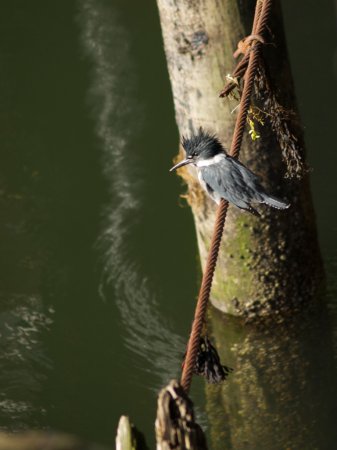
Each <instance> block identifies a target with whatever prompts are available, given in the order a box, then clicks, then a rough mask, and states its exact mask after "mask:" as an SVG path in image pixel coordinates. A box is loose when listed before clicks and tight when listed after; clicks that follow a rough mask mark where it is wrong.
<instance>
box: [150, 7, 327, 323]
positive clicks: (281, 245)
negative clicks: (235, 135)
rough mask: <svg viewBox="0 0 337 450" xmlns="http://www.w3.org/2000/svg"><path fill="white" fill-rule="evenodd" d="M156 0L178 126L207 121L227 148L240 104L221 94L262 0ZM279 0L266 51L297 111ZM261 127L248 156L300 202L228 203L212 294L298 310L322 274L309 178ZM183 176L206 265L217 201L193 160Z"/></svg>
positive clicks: (243, 306) (275, 187) (257, 309)
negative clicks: (291, 175)
mask: <svg viewBox="0 0 337 450" xmlns="http://www.w3.org/2000/svg"><path fill="white" fill-rule="evenodd" d="M157 3H158V7H159V13H160V20H161V25H162V32H163V38H164V46H165V52H166V57H167V64H168V69H169V75H170V79H171V84H172V91H173V99H174V105H175V111H176V121H177V124H178V127H179V131H180V134H187V135H188V134H190V133H191V132H192V131H195V130H196V129H197V128H198V127H199V126H202V127H204V128H205V129H206V130H209V131H211V132H215V133H216V134H217V135H218V136H219V137H220V139H221V141H222V142H223V143H224V144H225V145H226V146H227V147H229V145H230V142H231V136H232V132H233V126H234V120H235V113H234V114H232V113H231V111H232V109H233V108H234V107H235V105H236V103H233V102H230V101H228V100H226V99H225V100H222V99H219V97H218V95H219V92H220V90H221V89H222V88H223V85H224V83H225V76H226V74H228V73H229V72H230V71H231V70H232V67H233V57H232V54H233V51H234V50H235V48H236V45H237V42H238V41H239V40H240V39H241V38H243V37H244V36H245V35H247V34H249V33H250V29H251V22H252V17H253V11H252V7H253V6H254V4H255V2H254V1H249V2H241V1H239V0H193V1H188V2H186V1H183V0H157ZM275 3H276V8H275V10H274V11H273V23H272V25H271V28H272V31H273V35H274V36H275V42H274V43H275V46H274V45H273V46H272V45H269V46H268V45H266V46H265V49H264V57H265V60H266V61H267V65H268V68H269V69H271V79H272V81H273V84H274V85H275V86H277V92H278V93H282V97H281V99H282V104H283V105H284V106H285V107H287V108H290V109H291V110H296V106H295V97H294V92H293V87H292V79H291V74H290V68H289V63H288V59H287V52H286V47H285V40H284V35H283V28H282V19H281V12H280V10H279V7H278V2H275ZM270 39H271V38H270ZM297 122H298V117H297V116H296V114H294V116H293V119H292V129H293V130H295V132H296V133H299V132H300V131H299V130H298V126H297ZM259 134H260V135H261V139H258V140H257V141H255V142H252V141H251V140H250V139H249V138H247V139H246V140H245V141H244V145H243V147H242V151H241V157H240V159H242V160H243V162H244V163H245V164H246V165H247V166H248V167H249V168H251V169H252V170H253V171H254V172H256V173H258V174H259V175H260V176H261V177H262V178H263V182H264V184H265V186H266V187H267V188H268V191H270V192H271V193H274V194H275V195H278V196H280V197H284V198H286V199H287V200H288V201H290V203H291V204H292V206H291V208H290V209H289V210H287V211H275V210H270V209H268V208H263V207H261V208H260V212H261V213H262V217H261V218H256V217H254V216H252V215H250V214H248V213H244V212H241V211H240V210H238V209H237V208H234V207H230V210H229V214H228V217H227V222H226V227H225V233H224V239H223V242H222V247H221V249H220V255H219V260H218V266H217V270H216V273H215V279H214V283H213V290H212V295H211V301H212V303H213V304H214V305H215V306H216V307H217V308H219V309H220V310H222V311H224V312H227V313H231V314H234V315H248V316H256V315H259V316H261V315H268V314H271V313H274V314H275V313H277V312H283V311H288V310H289V311H290V312H293V311H294V309H300V308H301V306H302V303H305V302H307V301H309V300H310V299H311V298H312V297H313V296H315V295H316V293H317V291H318V289H319V287H320V285H321V280H322V263H321V258H320V252H319V247H318V243H317V235H316V226H315V219H314V212H313V208H312V202H311V194H310V189H309V179H308V177H305V179H304V180H303V181H301V182H299V181H296V180H293V181H289V180H288V181H287V182H285V181H284V173H285V165H284V164H283V162H282V158H281V151H280V149H279V145H278V143H277V142H276V139H275V136H274V135H273V133H272V132H270V130H269V128H268V127H267V126H264V127H263V128H262V129H261V130H259ZM188 170H190V171H188ZM180 174H181V175H182V176H183V178H184V179H185V181H186V182H187V184H188V201H189V204H190V205H191V207H192V211H193V216H194V220H195V226H196V231H197V239H198V245H199V252H200V257H201V264H202V266H204V264H205V260H206V255H207V253H208V248H209V243H210V238H211V234H212V231H213V225H214V217H215V210H216V205H215V204H214V203H213V202H212V201H211V200H209V199H208V198H206V197H205V195H204V193H203V191H201V189H200V187H199V184H198V182H197V181H196V178H195V173H194V172H193V168H192V169H185V170H184V169H182V170H181V171H180ZM304 262H305V263H304Z"/></svg>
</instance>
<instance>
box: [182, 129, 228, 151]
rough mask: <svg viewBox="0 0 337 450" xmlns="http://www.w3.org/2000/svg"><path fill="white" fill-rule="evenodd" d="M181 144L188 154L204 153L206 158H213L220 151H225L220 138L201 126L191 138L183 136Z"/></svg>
mask: <svg viewBox="0 0 337 450" xmlns="http://www.w3.org/2000/svg"><path fill="white" fill-rule="evenodd" d="M181 144H182V146H183V147H184V150H185V152H186V154H187V155H188V156H189V155H197V156H198V155H200V154H203V156H204V157H205V158H211V157H213V156H215V155H217V154H218V153H223V152H224V148H223V146H222V144H221V142H220V141H219V139H218V138H217V137H216V136H215V135H214V134H210V133H208V132H207V131H205V130H203V128H201V127H200V128H199V130H198V132H197V133H196V134H192V135H191V137H190V138H187V137H185V136H183V137H182V142H181Z"/></svg>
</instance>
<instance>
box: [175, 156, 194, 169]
mask: <svg viewBox="0 0 337 450" xmlns="http://www.w3.org/2000/svg"><path fill="white" fill-rule="evenodd" d="M192 162H193V159H187V158H186V159H183V160H182V161H180V162H178V164H176V165H175V166H173V167H171V169H170V172H173V171H174V170H176V169H179V167H183V166H186V164H191V163H192Z"/></svg>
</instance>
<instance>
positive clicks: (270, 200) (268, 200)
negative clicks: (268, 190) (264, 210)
mask: <svg viewBox="0 0 337 450" xmlns="http://www.w3.org/2000/svg"><path fill="white" fill-rule="evenodd" d="M263 203H265V204H266V205H269V206H271V207H272V208H276V209H287V208H289V206H290V203H286V202H284V201H282V200H280V199H278V198H276V197H273V196H271V195H265V196H264V197H263Z"/></svg>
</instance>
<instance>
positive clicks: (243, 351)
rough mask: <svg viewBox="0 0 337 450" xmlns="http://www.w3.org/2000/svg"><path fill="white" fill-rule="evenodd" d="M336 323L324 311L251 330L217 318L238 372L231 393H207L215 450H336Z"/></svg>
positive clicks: (216, 328) (215, 389) (228, 387)
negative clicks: (334, 335) (334, 334)
mask: <svg viewBox="0 0 337 450" xmlns="http://www.w3.org/2000/svg"><path fill="white" fill-rule="evenodd" d="M336 294H337V286H336V285H335V286H334V292H333V293H331V295H333V296H334V300H335V296H336ZM329 295H330V294H329ZM336 319H337V317H333V315H332V314H331V313H329V312H328V310H327V309H326V308H325V307H324V306H322V307H320V308H319V310H315V311H310V312H309V311H307V312H304V313H302V314H301V315H297V316H294V317H292V318H287V319H285V320H284V321H283V323H279V324H276V323H274V324H273V323H272V324H270V323H266V324H265V325H258V326H254V325H248V326H247V325H243V324H241V323H240V321H239V320H236V319H235V318H231V317H224V316H222V315H221V314H219V313H218V312H217V311H214V310H213V311H212V329H213V335H214V338H215V340H216V342H218V343H219V344H218V345H219V350H220V353H221V357H222V359H223V361H224V362H225V364H228V365H230V366H231V367H233V368H234V373H233V374H232V376H231V377H230V378H229V380H228V382H227V383H225V384H224V385H223V386H208V387H207V402H208V407H207V409H208V414H209V422H210V437H211V445H212V448H213V449H214V450H217V449H219V450H220V449H223V448H226V449H227V448H228V449H247V450H248V449H249V450H255V449H256V450H258V449H259V450H263V449H266V450H267V449H268V450H269V449H273V450H274V449H275V450H281V449H282V450H283V449H293V450H301V449H308V450H310V449H327V450H328V449H332V448H335V442H336V438H337V430H336V427H335V417H336V413H337V403H336V396H337V388H336V382H335V379H336V364H335V363H336V350H334V346H335V344H336V343H335V342H334V341H335V339H334V337H333V329H336ZM333 322H334V323H333Z"/></svg>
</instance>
